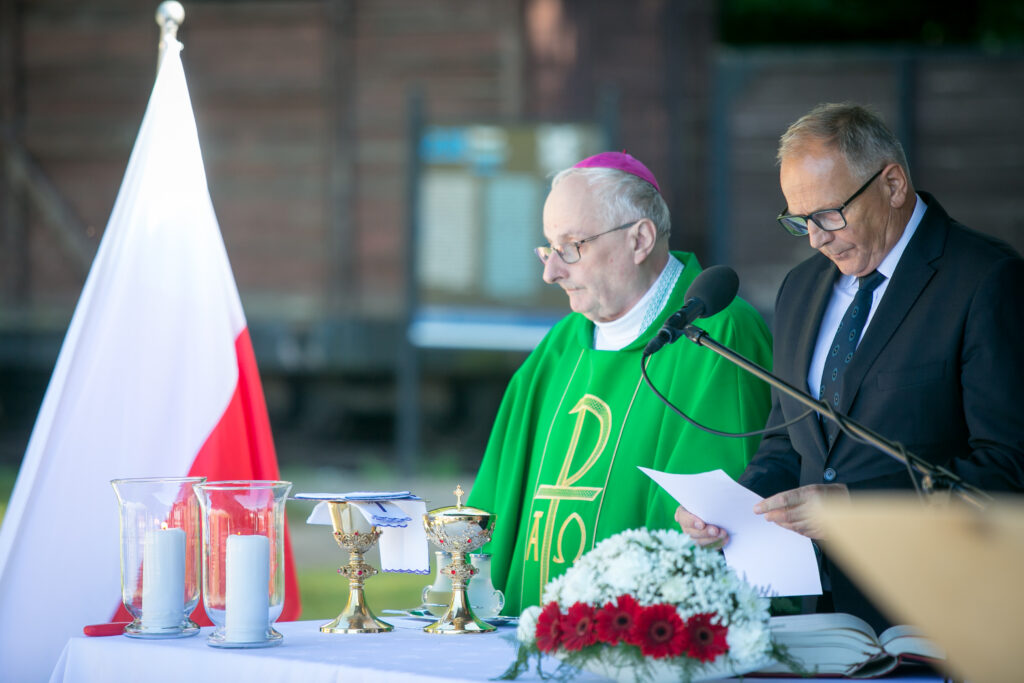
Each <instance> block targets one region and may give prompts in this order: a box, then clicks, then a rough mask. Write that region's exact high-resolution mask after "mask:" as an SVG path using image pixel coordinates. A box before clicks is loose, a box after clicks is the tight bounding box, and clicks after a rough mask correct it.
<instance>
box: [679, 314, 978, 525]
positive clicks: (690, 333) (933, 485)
mask: <svg viewBox="0 0 1024 683" xmlns="http://www.w3.org/2000/svg"><path fill="white" fill-rule="evenodd" d="M683 334H684V335H685V336H686V338H687V339H689V340H690V341H692V342H693V343H694V344H696V345H697V346H703V347H705V348H708V349H711V350H712V351H714V352H715V353H717V354H718V355H719V356H721V357H722V358H725V359H726V360H728V361H729V362H731V363H733V364H735V365H737V366H739V367H741V368H743V369H744V370H746V371H747V372H749V373H750V374H752V375H754V376H755V377H759V378H760V379H762V380H764V381H765V382H767V383H768V384H770V385H771V386H773V387H775V388H776V389H778V390H779V391H781V392H782V393H784V394H786V395H787V396H789V397H790V398H792V399H794V400H796V401H798V402H800V403H802V404H803V405H805V406H807V407H808V408H811V409H812V410H815V411H817V412H819V413H821V414H822V415H824V416H826V417H827V418H829V419H830V420H833V421H834V422H837V423H838V424H839V427H840V428H841V429H842V430H843V431H845V432H847V433H849V434H851V435H853V436H855V437H856V438H858V439H860V440H861V441H864V442H865V443H867V444H869V445H871V446H874V447H875V448H877V449H878V450H880V451H882V452H883V453H885V454H886V455H888V456H890V457H892V458H894V459H896V460H898V461H900V462H902V463H903V464H905V465H907V466H908V467H911V468H913V469H914V470H915V471H917V473H918V474H920V475H921V486H922V488H923V489H924V491H925V492H926V493H928V494H932V493H934V492H935V491H936V490H938V489H950V490H952V491H955V492H956V493H957V495H959V496H960V497H961V498H962V499H963V500H964V501H966V502H968V503H970V504H971V505H973V506H975V507H977V508H978V509H984V508H985V506H986V505H987V503H988V502H990V501H991V500H992V497H991V496H990V495H988V494H987V493H985V492H984V491H982V490H981V489H979V488H978V487H976V486H974V485H972V484H968V483H967V482H965V481H964V480H963V478H961V477H960V476H959V475H958V474H956V473H955V472H952V471H950V470H948V469H946V468H945V467H942V466H941V465H934V464H932V463H930V462H928V461H927V460H924V459H923V458H921V457H920V456H917V455H914V454H913V453H911V452H910V451H908V450H907V449H906V448H904V447H903V446H902V445H901V444H899V443H896V442H894V441H890V440H888V439H886V438H885V437H883V436H881V435H879V434H877V433H875V432H873V431H871V430H870V429H868V428H867V427H865V426H863V425H861V424H860V423H858V422H857V421H855V420H853V419H851V418H849V417H847V416H846V415H843V414H842V413H840V412H837V411H836V410H833V408H832V406H830V405H828V404H827V403H824V402H822V401H816V400H814V399H813V398H811V395H810V394H808V393H807V392H805V391H801V390H800V389H797V388H796V387H794V386H793V385H792V384H789V383H788V382H786V381H784V380H782V379H780V378H778V377H776V376H775V375H773V374H772V373H770V372H768V371H767V370H765V369H764V368H762V367H761V366H760V365H758V364H757V363H754V362H753V361H751V360H748V359H747V358H744V357H743V356H741V355H740V354H738V353H736V352H735V351H733V350H732V349H729V348H727V347H725V346H722V345H721V344H719V343H718V342H716V341H715V340H714V339H712V338H711V337H710V336H709V335H708V333H707V332H705V331H704V330H702V329H701V328H699V327H697V326H695V325H687V326H686V327H685V328H684V329H683Z"/></svg>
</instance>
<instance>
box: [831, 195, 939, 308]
mask: <svg viewBox="0 0 1024 683" xmlns="http://www.w3.org/2000/svg"><path fill="white" fill-rule="evenodd" d="M914 202H915V203H914V213H912V214H911V215H910V220H909V221H907V227H905V228H903V234H902V235H901V236H900V238H899V240H897V242H896V244H894V245H893V247H892V249H890V250H889V253H888V254H886V255H885V258H884V259H882V262H881V263H879V264H878V268H876V269H875V270H877V271H878V272H879V273H881V274H882V275H884V276H885V282H886V283H888V282H889V280H891V279H892V274H893V273H894V272H895V271H896V264H898V263H899V262H900V257H901V256H903V252H904V251H905V250H906V248H907V245H908V244H910V238H912V237H913V236H914V233H915V232H917V227H918V226H919V225H920V224H921V219H922V218H924V212H925V209H927V208H928V205H927V204H925V203H924V200H923V199H921V197H919V196H918V195H917V194H914ZM839 284H840V286H842V287H844V288H846V289H851V290H855V289H857V277H856V276H855V275H843V276H842V279H841V281H840V283H839ZM882 291H883V292H884V291H885V290H884V289H883V290H882ZM880 293H881V292H880Z"/></svg>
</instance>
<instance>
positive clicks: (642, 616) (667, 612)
mask: <svg viewBox="0 0 1024 683" xmlns="http://www.w3.org/2000/svg"><path fill="white" fill-rule="evenodd" d="M634 634H635V635H634V637H635V638H636V644H637V645H639V646H640V651H641V652H643V653H644V655H645V656H647V657H653V658H654V659H661V658H662V657H677V656H679V655H681V654H683V652H685V651H686V649H687V646H688V645H689V643H688V642H687V631H686V628H685V627H684V626H683V620H682V619H680V618H679V614H677V613H676V608H675V607H673V606H672V605H666V604H664V603H662V604H659V605H651V606H650V607H644V608H643V609H641V610H640V613H639V614H638V615H637V617H636V626H635V627H634Z"/></svg>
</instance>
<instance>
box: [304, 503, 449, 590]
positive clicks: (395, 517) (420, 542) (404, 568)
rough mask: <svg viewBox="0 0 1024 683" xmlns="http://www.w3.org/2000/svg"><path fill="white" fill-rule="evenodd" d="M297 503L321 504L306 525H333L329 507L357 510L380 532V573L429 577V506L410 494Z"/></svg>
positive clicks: (310, 515)
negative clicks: (339, 504) (345, 506)
mask: <svg viewBox="0 0 1024 683" xmlns="http://www.w3.org/2000/svg"><path fill="white" fill-rule="evenodd" d="M295 498H296V499H297V500H312V501H318V502H317V505H316V507H314V508H313V511H312V512H311V513H310V514H309V517H308V518H306V523H307V524H327V525H330V524H331V515H330V511H329V510H328V507H327V506H328V503H329V502H331V501H341V502H345V503H348V504H349V505H350V506H351V507H352V508H353V509H355V510H358V511H359V512H360V514H361V515H362V516H363V518H364V519H365V520H366V522H367V524H369V525H370V526H375V527H378V528H380V530H381V536H380V541H379V543H378V546H379V548H380V565H381V567H380V568H381V571H385V572H401V573H405V574H429V573H430V554H429V551H428V547H427V533H426V531H425V530H424V528H423V515H424V514H426V512H427V504H426V503H425V502H424V501H423V499H421V498H420V497H419V496H415V495H413V494H412V493H410V492H409V491H381V492H374V491H354V492H349V493H297V494H295Z"/></svg>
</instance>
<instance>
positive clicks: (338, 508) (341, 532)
mask: <svg viewBox="0 0 1024 683" xmlns="http://www.w3.org/2000/svg"><path fill="white" fill-rule="evenodd" d="M327 506H328V510H329V511H330V513H331V524H332V525H333V526H334V540H336V541H337V542H338V545H339V546H341V548H342V549H343V550H347V551H348V552H349V558H348V564H346V565H342V566H341V567H340V568H339V569H338V573H339V574H341V575H342V576H345V577H346V578H348V604H346V605H345V609H344V610H342V612H341V614H339V615H338V618H337V619H335V620H334V621H332V622H330V623H328V624H324V625H323V626H321V627H320V630H321V631H322V632H323V633H387V632H388V631H393V630H394V628H395V627H394V626H392V625H391V624H389V623H387V622H384V621H381V620H380V619H378V618H377V617H375V616H373V612H372V611H371V610H370V606H369V605H367V604H366V596H365V595H364V594H363V582H364V581H366V579H368V578H369V577H371V576H373V575H374V574H376V573H377V570H376V569H375V568H373V567H371V566H370V565H368V564H366V563H365V562H364V561H363V555H364V554H365V553H366V552H367V551H368V550H369V549H370V548H372V547H373V546H374V544H375V543H377V539H378V538H380V534H381V531H380V529H378V528H377V527H375V526H370V525H369V524H368V523H367V522H366V520H365V519H364V518H363V515H362V513H361V512H359V511H358V510H353V509H352V506H351V505H349V504H348V503H347V502H345V501H340V500H332V501H328V502H327Z"/></svg>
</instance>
